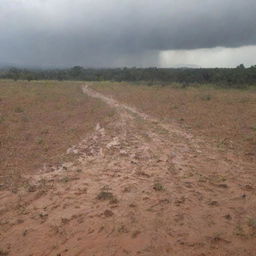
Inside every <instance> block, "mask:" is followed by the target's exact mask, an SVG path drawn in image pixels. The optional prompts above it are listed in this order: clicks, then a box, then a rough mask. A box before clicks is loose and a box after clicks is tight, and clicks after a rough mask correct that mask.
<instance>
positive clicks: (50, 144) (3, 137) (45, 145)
mask: <svg viewBox="0 0 256 256" xmlns="http://www.w3.org/2000/svg"><path fill="white" fill-rule="evenodd" d="M80 86H81V84H79V83H70V82H62V83H59V82H49V81H41V82H22V81H21V82H12V81H8V80H6V81H0V159H1V161H0V176H1V180H2V181H4V182H5V183H6V182H7V183H8V185H9V186H10V185H11V183H13V182H15V181H19V178H20V175H21V174H28V173H34V172H36V171H38V170H39V169H41V168H42V167H43V165H44V164H46V165H48V166H49V165H53V164H55V165H56V164H58V163H62V162H63V161H64V160H67V159H68V158H70V157H71V156H70V155H66V150H67V149H68V148H69V146H70V145H73V144H74V143H78V142H79V141H80V140H81V139H82V138H83V137H84V136H85V135H86V134H88V133H89V132H91V131H92V130H93V129H94V127H95V126H96V124H97V122H99V121H101V122H103V123H105V122H108V120H109V117H111V115H112V114H113V111H112V110H111V109H108V108H106V106H105V105H104V104H103V103H102V102H100V101H97V100H95V99H92V98H90V97H87V96H86V95H83V94H82V93H81V88H80ZM1 183H2V182H1ZM3 185H5V184H2V186H3Z"/></svg>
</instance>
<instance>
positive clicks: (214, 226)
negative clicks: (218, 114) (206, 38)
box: [0, 86, 256, 256]
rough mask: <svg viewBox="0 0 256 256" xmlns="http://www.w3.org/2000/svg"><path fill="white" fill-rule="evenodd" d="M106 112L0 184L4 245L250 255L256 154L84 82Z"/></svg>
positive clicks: (66, 251)
mask: <svg viewBox="0 0 256 256" xmlns="http://www.w3.org/2000/svg"><path fill="white" fill-rule="evenodd" d="M83 92H84V94H85V95H87V96H89V97H91V98H93V99H97V100H101V101H102V102H104V104H106V106H107V105H108V106H110V107H111V108H114V109H115V111H116V114H115V115H114V116H113V117H112V122H107V123H104V124H102V123H101V122H99V123H98V124H97V125H96V127H95V129H94V132H92V133H90V134H88V135H87V136H85V137H84V139H82V140H81V141H80V142H79V143H77V144H74V145H72V146H71V147H70V148H69V149H68V151H67V153H68V154H74V155H76V156H77V157H76V159H75V160H72V161H67V162H63V163H62V164H61V165H57V166H55V167H54V168H50V169H45V170H44V172H42V173H38V174H33V175H26V176H25V178H26V180H27V187H26V188H25V187H21V188H19V189H18V190H17V191H16V192H13V191H9V190H7V189H5V190H3V191H0V200H1V201H0V221H1V223H0V224H1V225H0V255H1V254H2V255H5V253H6V255H11V256H14V255H15V256H16V255H21V256H23V255H24V256H25V255H26V256H27V255H33V256H37V255H38V256H39V255H40V256H41V255H42V256H43V255H55V256H57V255H58V256H60V255H61V256H63V255H70V256H75V255H81V256H87V255H95V256H96V255H97V256H98V255H102V256H103V255H104V256H108V255H118V256H119V255H152V256H153V255H154V256H155V255H161V256H162V255H168V256H169V255H178V256H183V255H184V256H185V255H194V256H204V255H205V256H206V255H207V256H217V255H218V256H224V255H235V256H247V255H248V256H253V255H255V251H256V246H255V238H256V197H255V194H256V186H255V184H256V182H255V164H254V162H253V161H247V160H246V159H245V158H244V155H241V156H239V154H235V153H234V152H233V151H229V150H228V151H223V150H221V149H220V148H218V147H216V146H215V144H214V143H213V144H212V143H211V142H209V141H207V140H205V139H204V138H202V137H201V136H195V135H193V134H192V133H191V132H190V130H189V129H186V128H185V127H184V126H181V125H180V124H179V123H178V122H177V123H176V122H175V123H168V122H164V121H162V120H160V119H158V118H156V117H154V118H153V117H151V115H149V114H148V113H144V112H143V111H141V110H140V111H138V110H137V109H136V108H134V107H130V106H128V105H125V104H121V103H119V102H118V101H116V100H114V99H112V98H111V97H110V96H106V95H103V94H101V93H99V92H97V91H95V90H93V89H91V88H89V87H88V86H83Z"/></svg>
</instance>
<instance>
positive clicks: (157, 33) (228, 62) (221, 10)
mask: <svg viewBox="0 0 256 256" xmlns="http://www.w3.org/2000/svg"><path fill="white" fill-rule="evenodd" d="M240 63H244V64H245V65H246V66H250V65H255V64H256V0H72V1H71V0H0V64H12V65H22V66H31V65H35V66H41V67H54V66H59V67H65V66H73V65H82V66H85V67H116V66H145V67H146V66H159V67H169V66H180V65H181V66H184V65H197V66H201V67H216V66H219V67H223V66H226V67H232V66H237V65H238V64H240Z"/></svg>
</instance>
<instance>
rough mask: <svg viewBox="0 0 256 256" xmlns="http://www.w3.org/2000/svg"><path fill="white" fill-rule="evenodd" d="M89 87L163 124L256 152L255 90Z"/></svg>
mask: <svg viewBox="0 0 256 256" xmlns="http://www.w3.org/2000/svg"><path fill="white" fill-rule="evenodd" d="M91 85H92V87H93V88H94V89H95V90H97V91H100V92H102V93H104V94H105V95H111V96H112V97H114V98H115V99H117V100H118V101H120V102H122V103H125V104H127V105H131V106H133V107H136V108H137V109H138V110H139V111H141V112H144V113H146V114H148V115H150V116H153V117H155V118H157V119H158V120H161V121H163V122H166V123H178V124H179V125H180V126H182V127H184V128H185V129H189V130H190V132H191V133H193V134H195V135H197V136H204V137H206V139H207V140H210V141H211V142H214V143H216V144H217V145H219V148H220V149H222V150H226V149H227V148H228V149H234V150H235V151H237V152H238V151H240V152H241V153H242V154H247V153H248V152H249V153H252V154H255V146H256V136H255V129H254V128H255V120H256V93H255V92H256V91H255V90H253V89H251V90H237V89H233V90H232V89H228V90H227V89H217V88H216V87H215V88H214V87H210V86H195V87H193V86H192V87H189V88H186V89H181V88H177V86H175V84H170V86H167V87H161V86H158V85H155V86H150V87H149V86H146V85H140V86H138V85H134V84H132V83H130V84H129V83H124V82H122V83H113V82H100V83H99V82H97V83H91Z"/></svg>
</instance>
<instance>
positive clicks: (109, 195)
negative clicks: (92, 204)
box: [97, 191, 115, 201]
mask: <svg viewBox="0 0 256 256" xmlns="http://www.w3.org/2000/svg"><path fill="white" fill-rule="evenodd" d="M97 199H98V200H103V201H105V200H111V201H112V200H114V199H115V197H114V195H113V194H112V193H111V192H108V191H101V192H100V193H99V194H98V195H97Z"/></svg>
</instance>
